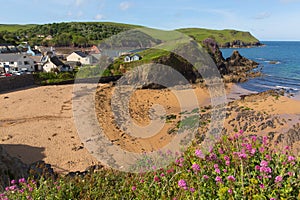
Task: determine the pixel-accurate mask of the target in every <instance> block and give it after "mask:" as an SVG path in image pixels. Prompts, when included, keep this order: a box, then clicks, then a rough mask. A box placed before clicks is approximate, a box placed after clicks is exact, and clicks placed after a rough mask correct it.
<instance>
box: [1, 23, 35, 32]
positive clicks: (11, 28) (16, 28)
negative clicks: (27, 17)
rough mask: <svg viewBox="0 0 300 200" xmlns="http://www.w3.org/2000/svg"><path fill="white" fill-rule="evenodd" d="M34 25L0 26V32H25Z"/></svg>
mask: <svg viewBox="0 0 300 200" xmlns="http://www.w3.org/2000/svg"><path fill="white" fill-rule="evenodd" d="M35 26H36V25H34V24H26V25H20V24H0V32H1V31H8V32H16V31H19V30H26V29H30V28H33V27H35Z"/></svg>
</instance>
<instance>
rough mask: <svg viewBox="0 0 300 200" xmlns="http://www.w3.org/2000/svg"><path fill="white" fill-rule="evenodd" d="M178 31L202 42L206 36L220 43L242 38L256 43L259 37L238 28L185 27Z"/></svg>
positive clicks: (247, 41) (246, 41)
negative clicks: (237, 29)
mask: <svg viewBox="0 0 300 200" xmlns="http://www.w3.org/2000/svg"><path fill="white" fill-rule="evenodd" d="M177 31H179V32H182V33H184V34H187V35H189V36H191V37H193V38H194V39H195V40H196V41H197V42H199V43H201V42H202V41H203V40H205V39H206V38H212V39H215V40H216V42H217V43H218V44H221V45H224V44H225V43H226V42H232V41H234V40H240V41H243V42H245V43H256V42H258V39H256V38H255V37H254V36H252V35H251V34H250V33H249V32H243V31H236V30H229V29H225V30H211V29H203V28H183V29H178V30H177Z"/></svg>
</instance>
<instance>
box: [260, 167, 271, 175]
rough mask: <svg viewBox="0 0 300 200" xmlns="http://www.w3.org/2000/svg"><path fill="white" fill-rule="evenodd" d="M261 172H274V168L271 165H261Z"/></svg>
mask: <svg viewBox="0 0 300 200" xmlns="http://www.w3.org/2000/svg"><path fill="white" fill-rule="evenodd" d="M260 172H265V173H267V174H270V173H272V169H271V168H270V167H261V168H260Z"/></svg>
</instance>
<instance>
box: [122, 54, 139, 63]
mask: <svg viewBox="0 0 300 200" xmlns="http://www.w3.org/2000/svg"><path fill="white" fill-rule="evenodd" d="M141 59H142V57H141V56H140V55H139V54H134V55H133V56H129V55H127V56H125V57H124V62H132V61H137V60H141Z"/></svg>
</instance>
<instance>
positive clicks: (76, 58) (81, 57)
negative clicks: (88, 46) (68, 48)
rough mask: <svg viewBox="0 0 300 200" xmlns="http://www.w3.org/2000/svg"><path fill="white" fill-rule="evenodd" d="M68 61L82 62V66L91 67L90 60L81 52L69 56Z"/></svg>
mask: <svg viewBox="0 0 300 200" xmlns="http://www.w3.org/2000/svg"><path fill="white" fill-rule="evenodd" d="M67 61H73V62H80V63H81V64H82V65H90V64H92V63H91V60H90V58H89V57H88V56H87V55H86V54H85V53H83V52H81V51H74V52H73V53H71V54H70V55H69V56H67Z"/></svg>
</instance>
